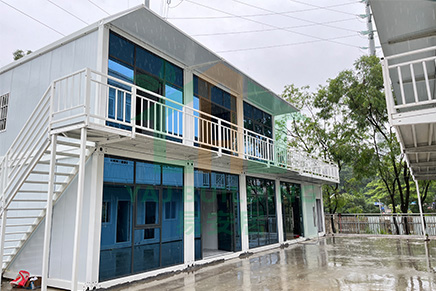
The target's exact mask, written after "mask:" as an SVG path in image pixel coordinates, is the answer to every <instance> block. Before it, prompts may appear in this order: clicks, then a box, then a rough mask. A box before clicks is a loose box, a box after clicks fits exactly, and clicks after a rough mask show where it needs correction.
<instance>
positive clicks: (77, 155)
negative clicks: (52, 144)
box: [45, 151, 80, 158]
mask: <svg viewBox="0 0 436 291" xmlns="http://www.w3.org/2000/svg"><path fill="white" fill-rule="evenodd" d="M50 153H51V151H45V154H47V155H49V154H50ZM56 156H63V157H72V158H78V157H80V154H75V153H69V152H56Z"/></svg>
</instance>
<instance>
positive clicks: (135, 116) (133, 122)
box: [126, 86, 144, 138]
mask: <svg viewBox="0 0 436 291" xmlns="http://www.w3.org/2000/svg"><path fill="white" fill-rule="evenodd" d="M137 94H138V93H137V88H136V86H133V87H132V95H131V97H130V98H132V101H131V102H130V104H131V107H130V124H131V125H132V138H135V137H136V120H137V119H138V118H140V119H141V120H142V119H143V118H144V112H139V114H138V112H136V95H137ZM142 102H143V101H142V100H141V103H142ZM126 104H127V96H126ZM140 124H141V121H140Z"/></svg>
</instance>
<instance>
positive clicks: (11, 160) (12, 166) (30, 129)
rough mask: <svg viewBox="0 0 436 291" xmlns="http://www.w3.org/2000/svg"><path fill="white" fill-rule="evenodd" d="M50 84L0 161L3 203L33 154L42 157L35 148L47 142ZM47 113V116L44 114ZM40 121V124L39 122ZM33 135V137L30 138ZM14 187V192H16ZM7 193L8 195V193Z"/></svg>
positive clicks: (3, 208)
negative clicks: (3, 177) (4, 176)
mask: <svg viewBox="0 0 436 291" xmlns="http://www.w3.org/2000/svg"><path fill="white" fill-rule="evenodd" d="M52 85H53V83H52V84H50V86H49V87H48V88H47V90H46V91H45V92H44V94H43V97H42V98H41V100H40V101H39V102H38V104H37V105H36V107H35V109H34V110H33V112H32V114H31V115H30V117H29V118H28V119H27V121H26V123H25V124H24V126H23V127H22V128H21V130H20V132H19V133H18V135H17V137H16V138H15V140H14V141H13V142H12V144H11V146H10V147H9V149H8V151H7V152H6V154H5V156H4V157H3V160H2V166H3V169H4V170H5V171H6V181H5V185H3V189H2V191H3V193H2V195H7V196H6V197H4V198H5V201H10V200H11V199H10V196H11V195H13V194H14V193H12V192H13V191H12V192H11V191H10V190H11V187H12V186H13V185H14V183H13V182H14V181H15V179H16V178H17V177H18V175H19V174H20V173H21V172H22V170H24V167H25V166H26V165H29V164H30V161H31V158H35V156H34V154H35V152H36V153H37V154H38V155H42V154H43V152H38V148H37V146H38V145H40V143H41V142H43V140H44V138H46V139H47V140H48V130H49V112H50V99H51V88H52ZM45 113H47V114H45ZM41 121H42V122H41ZM32 133H34V136H32ZM15 188H17V187H14V188H13V189H14V191H15V190H16V189H15ZM8 192H9V193H8ZM8 204H9V203H6V205H2V206H3V207H2V209H1V213H0V215H1V214H2V213H3V211H4V210H5V208H6V207H7V205H8Z"/></svg>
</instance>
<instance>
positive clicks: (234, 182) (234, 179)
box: [226, 174, 239, 190]
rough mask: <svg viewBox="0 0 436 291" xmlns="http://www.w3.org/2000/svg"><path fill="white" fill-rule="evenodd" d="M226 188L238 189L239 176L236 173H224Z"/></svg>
mask: <svg viewBox="0 0 436 291" xmlns="http://www.w3.org/2000/svg"><path fill="white" fill-rule="evenodd" d="M226 180H227V181H226V189H227V190H238V189H239V176H238V175H230V174H228V175H226Z"/></svg>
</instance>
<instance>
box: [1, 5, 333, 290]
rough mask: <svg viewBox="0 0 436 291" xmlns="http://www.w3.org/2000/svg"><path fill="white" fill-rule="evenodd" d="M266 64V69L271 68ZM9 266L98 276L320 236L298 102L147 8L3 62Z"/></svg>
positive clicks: (54, 280)
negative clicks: (296, 115)
mask: <svg viewBox="0 0 436 291" xmlns="http://www.w3.org/2000/svg"><path fill="white" fill-rule="evenodd" d="M271 73H274V72H271ZM0 96H1V97H0V102H1V103H0V157H2V158H1V159H0V161H1V164H0V165H1V176H0V177H1V180H0V185H1V186H0V190H1V194H2V196H1V197H2V203H1V205H2V208H1V212H0V215H1V221H2V224H1V245H0V252H1V254H2V257H3V264H2V271H3V276H4V277H7V278H13V277H15V275H16V274H17V272H18V271H19V270H21V269H25V270H27V271H29V272H30V273H31V274H33V275H41V276H42V277H43V282H44V286H43V288H45V287H46V286H47V285H49V286H53V287H58V288H63V289H73V290H77V289H83V290H86V289H87V288H89V289H92V288H95V287H96V288H107V287H110V286H114V285H117V284H121V283H126V282H129V281H133V280H139V279H142V278H146V277H150V276H155V275H158V274H161V273H166V272H172V271H177V270H182V269H185V268H188V267H191V266H193V265H199V264H204V263H208V262H211V261H213V260H217V259H222V258H224V259H230V258H236V257H238V256H239V255H241V254H243V253H246V252H255V251H260V250H264V249H267V248H273V247H278V246H280V244H282V243H285V242H286V241H288V240H292V239H296V238H299V237H304V238H310V237H315V236H317V235H323V234H324V221H323V217H324V215H323V207H322V193H321V185H323V184H326V183H337V182H338V181H339V176H338V169H337V167H336V166H335V165H334V164H331V163H329V162H325V161H321V160H318V159H316V158H314V157H311V156H309V155H307V154H305V153H302V152H299V151H297V150H295V149H292V148H289V147H288V146H287V145H286V144H285V143H283V142H280V141H277V140H276V133H277V129H276V128H275V127H276V126H275V120H276V119H278V118H282V117H283V116H284V115H286V114H289V113H293V112H296V111H297V110H296V109H295V108H294V107H293V106H292V104H289V103H288V102H286V101H285V100H283V99H282V98H280V97H279V96H277V95H275V94H274V93H273V92H271V91H270V90H268V89H267V88H265V87H263V86H262V85H260V84H259V83H257V82H256V81H254V80H253V79H251V78H250V77H249V76H247V75H245V74H244V73H242V72H240V71H239V70H238V69H237V68H235V67H233V66H232V65H230V64H229V63H227V62H226V61H225V60H223V59H222V58H220V57H219V56H217V55H216V54H214V53H213V52H211V51H210V50H208V49H207V48H205V47H204V46H202V45H201V44H199V43H198V42H196V41H194V40H193V39H191V38H190V37H189V36H187V35H186V34H184V33H183V32H181V31H180V30H178V29H177V28H176V27H174V26H173V25H171V24H170V23H168V22H166V21H165V20H163V19H161V18H160V17H159V16H158V15H156V14H155V13H153V12H152V11H151V10H149V9H148V8H147V7H145V6H139V7H135V8H132V9H130V10H128V11H125V12H122V13H119V14H117V15H114V16H112V17H108V18H105V19H103V20H101V21H99V22H98V23H95V24H93V25H90V26H88V27H86V28H85V29H82V30H80V31H78V32H76V33H74V34H72V35H70V36H67V37H65V38H63V39H61V40H59V41H58V42H56V43H53V44H51V45H49V46H47V47H45V48H43V49H41V50H39V51H36V52H34V53H32V54H30V55H28V56H26V57H24V58H22V59H20V60H18V61H15V62H14V63H11V64H10V65H8V66H6V67H3V68H1V69H0Z"/></svg>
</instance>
